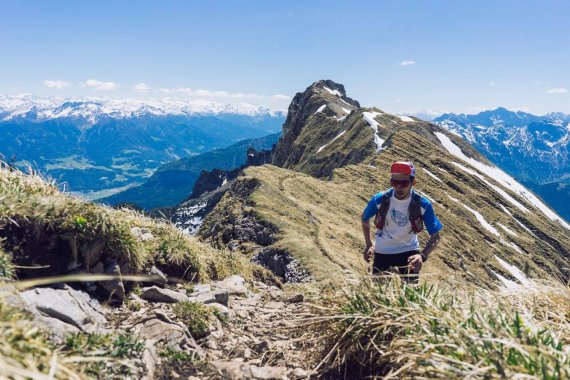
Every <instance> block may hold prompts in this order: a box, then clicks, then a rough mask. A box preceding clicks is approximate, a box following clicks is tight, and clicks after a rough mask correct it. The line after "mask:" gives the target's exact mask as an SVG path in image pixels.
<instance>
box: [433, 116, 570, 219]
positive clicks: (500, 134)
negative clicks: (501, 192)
mask: <svg viewBox="0 0 570 380" xmlns="http://www.w3.org/2000/svg"><path fill="white" fill-rule="evenodd" d="M434 123H436V124H439V125H440V126H443V127H445V128H446V129H448V130H449V131H450V132H453V133H455V134H457V135H459V136H461V137H463V138H465V139H466V140H467V141H469V142H470V143H471V145H473V146H474V147H475V148H477V149H478V150H479V151H480V152H482V153H483V154H485V155H486V156H487V157H488V158H489V159H490V160H491V161H493V163H495V164H496V165H498V166H500V167H501V168H503V169H505V170H506V171H507V172H509V174H511V175H512V176H514V177H515V178H518V179H519V180H521V181H522V182H524V183H525V184H526V185H527V186H528V187H530V188H531V189H532V190H533V191H535V192H537V193H538V194H539V195H540V196H542V197H543V198H544V199H545V200H546V201H547V202H549V203H550V204H551V205H552V206H553V207H554V208H555V209H556V210H557V211H558V212H559V213H560V215H562V216H564V217H565V218H567V219H570V205H568V202H560V199H562V198H564V197H567V196H570V191H569V189H570V148H569V146H570V115H568V114H564V113H561V112H553V113H549V114H546V115H544V116H536V115H532V114H529V113H525V112H513V111H509V110H507V109H505V108H497V109H496V110H492V111H485V112H481V113H479V114H476V115H465V114H460V115H455V114H444V115H442V116H440V117H438V118H436V119H435V120H434Z"/></svg>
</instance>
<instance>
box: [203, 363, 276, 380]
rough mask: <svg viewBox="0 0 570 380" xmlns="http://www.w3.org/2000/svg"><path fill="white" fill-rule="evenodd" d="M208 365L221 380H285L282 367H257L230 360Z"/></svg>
mask: <svg viewBox="0 0 570 380" xmlns="http://www.w3.org/2000/svg"><path fill="white" fill-rule="evenodd" d="M209 365H210V367H212V369H214V370H215V371H217V372H218V374H219V375H221V376H222V378H223V379H232V380H238V379H260V380H262V379H263V380H281V379H287V371H286V369H285V368H284V367H269V366H267V367H258V366H256V365H251V364H249V363H244V362H243V361H242V360H240V359H232V360H231V361H224V360H215V361H213V362H210V363H209Z"/></svg>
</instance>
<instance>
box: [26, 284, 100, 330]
mask: <svg viewBox="0 0 570 380" xmlns="http://www.w3.org/2000/svg"><path fill="white" fill-rule="evenodd" d="M20 296H21V298H22V299H23V300H24V302H25V303H26V309H27V310H28V311H30V312H31V313H32V314H33V315H34V316H35V317H36V319H37V320H38V322H40V323H42V324H44V325H45V326H46V327H47V328H48V329H49V330H51V331H52V332H53V333H54V335H56V336H58V337H63V335H65V334H66V333H69V332H71V333H73V332H79V331H83V332H87V333H93V332H98V333H102V332H105V327H104V326H105V324H106V323H107V319H106V318H105V314H104V311H103V309H102V307H101V305H100V304H99V302H98V301H97V300H95V299H93V298H91V297H90V296H89V295H88V294H87V293H85V292H82V291H79V290H75V289H72V288H70V287H67V286H66V287H65V288H64V289H52V288H36V289H31V290H27V291H25V292H22V293H20Z"/></svg>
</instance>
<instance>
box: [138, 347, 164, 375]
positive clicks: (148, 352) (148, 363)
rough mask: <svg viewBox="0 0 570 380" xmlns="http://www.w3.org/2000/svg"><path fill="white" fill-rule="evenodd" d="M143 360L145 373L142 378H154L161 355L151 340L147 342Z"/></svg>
mask: <svg viewBox="0 0 570 380" xmlns="http://www.w3.org/2000/svg"><path fill="white" fill-rule="evenodd" d="M142 360H143V364H144V367H145V375H144V377H143V378H142V380H153V379H154V371H155V369H156V366H157V365H159V364H160V357H159V356H158V353H157V352H156V348H155V347H154V344H153V343H152V341H150V340H147V341H146V342H145V345H144V351H143V356H142Z"/></svg>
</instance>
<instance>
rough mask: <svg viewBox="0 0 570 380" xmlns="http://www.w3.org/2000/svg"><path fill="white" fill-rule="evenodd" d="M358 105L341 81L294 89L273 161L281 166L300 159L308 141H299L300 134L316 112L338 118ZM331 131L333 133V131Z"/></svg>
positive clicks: (291, 163)
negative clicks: (294, 93)
mask: <svg viewBox="0 0 570 380" xmlns="http://www.w3.org/2000/svg"><path fill="white" fill-rule="evenodd" d="M359 107H360V104H359V103H358V102H357V101H355V100H353V99H351V98H349V97H347V96H346V91H345V89H344V86H343V85H342V84H338V83H335V82H333V81H331V80H321V81H318V82H315V83H313V84H312V85H311V86H309V87H308V88H307V89H306V90H305V91H303V92H299V93H297V94H296V95H295V97H294V98H293V100H292V101H291V104H290V105H289V110H288V113H287V119H286V120H285V123H284V124H283V133H282V137H281V139H280V140H279V142H278V143H277V146H276V148H275V152H274V154H273V161H272V163H273V164H274V165H277V166H282V167H291V166H294V165H296V164H298V163H299V161H300V160H301V158H302V156H303V153H304V151H305V150H306V148H307V144H301V143H300V141H299V137H300V136H301V135H302V133H306V129H307V126H308V125H309V120H310V119H312V118H313V117H314V116H315V115H318V114H322V115H327V116H329V117H332V118H335V119H337V120H340V121H341V120H343V118H344V117H345V116H347V115H348V114H349V113H350V112H351V111H352V110H354V109H357V108H359ZM322 115H321V116H322ZM337 129H338V128H337ZM330 132H331V133H333V134H334V131H330Z"/></svg>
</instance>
